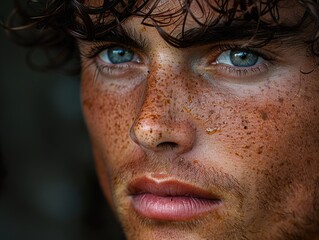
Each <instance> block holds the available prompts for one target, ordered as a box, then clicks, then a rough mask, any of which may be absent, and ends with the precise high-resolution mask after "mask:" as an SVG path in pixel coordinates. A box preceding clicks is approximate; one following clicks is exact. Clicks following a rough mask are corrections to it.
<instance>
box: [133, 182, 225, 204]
mask: <svg viewBox="0 0 319 240" xmlns="http://www.w3.org/2000/svg"><path fill="white" fill-rule="evenodd" d="M128 190H129V193H130V195H133V196H134V195H139V194H146V193H149V194H153V195H157V196H163V197H165V196H167V197H180V196H183V197H193V198H204V199H211V200H220V198H219V197H218V196H216V195H215V194H213V193H211V192H209V191H207V190H205V189H203V188H200V187H197V186H194V185H192V184H190V183H186V182H181V181H179V180H176V179H174V178H167V179H164V180H163V179H160V180H157V179H152V178H149V177H141V178H137V179H135V180H133V181H132V182H131V184H130V185H129V189H128Z"/></svg>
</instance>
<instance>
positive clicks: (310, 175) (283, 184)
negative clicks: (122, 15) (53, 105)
mask: <svg viewBox="0 0 319 240" xmlns="http://www.w3.org/2000/svg"><path fill="white" fill-rule="evenodd" d="M164 2H165V1H164ZM175 4H178V1H169V3H168V2H166V5H165V4H163V5H161V6H162V7H163V9H159V10H158V11H165V10H167V11H169V9H170V8H173V7H174V5H175ZM165 6H166V8H167V9H166V8H165ZM194 8H195V9H194V12H195V13H198V11H196V5H195V6H194ZM302 12H303V8H302V7H301V6H299V5H298V4H297V3H296V2H293V3H291V2H290V4H289V5H288V4H287V2H286V1H285V3H283V4H282V5H281V7H280V14H281V16H282V22H283V23H285V24H287V25H289V24H290V23H291V22H295V21H297V20H296V19H297V18H300V17H298V16H301V15H300V13H302ZM199 18H200V17H199ZM265 18H267V16H265ZM141 20H142V19H141V18H140V17H137V16H135V17H131V18H129V19H128V20H126V21H125V22H124V23H123V24H122V27H123V29H124V32H125V34H124V35H125V36H124V37H123V32H121V34H119V33H112V34H110V35H109V37H106V38H105V39H104V40H103V41H98V42H86V41H79V48H80V51H81V56H82V103H83V112H84V116H85V120H86V123H87V126H88V129H89V133H90V136H91V141H92V146H93V152H94V157H95V161H96V166H97V172H98V175H99V178H100V183H101V186H102V189H103V191H104V193H105V196H106V197H107V199H108V201H109V203H110V204H111V206H112V208H113V209H114V211H115V213H116V215H117V216H118V218H119V221H120V222H121V223H122V225H123V228H124V231H125V233H126V236H127V238H128V239H132V240H142V239H145V240H146V239H163V240H164V239H171V240H172V239H219V240H226V239H229V240H233V239H265V240H268V239H269V240H270V239H271V240H284V239H303V240H307V239H309V240H310V239H311V240H312V239H319V230H318V229H319V115H318V114H319V104H318V103H319V81H318V77H319V72H318V67H317V59H316V58H315V57H314V56H313V54H312V53H311V50H310V48H309V43H307V42H306V40H307V39H309V38H310V36H311V29H312V28H311V24H309V25H308V27H307V28H306V27H303V28H300V30H299V32H297V33H296V32H293V33H292V32H287V33H282V34H281V35H279V36H280V37H278V38H275V39H274V40H273V41H271V42H270V43H268V44H266V45H264V46H262V47H258V48H257V47H254V44H255V43H257V42H258V38H255V39H251V38H247V37H245V38H244V37H243V38H239V37H238V35H236V34H235V33H234V34H233V35H227V36H228V37H227V38H226V37H224V35H222V34H220V36H221V37H220V38H217V37H216V38H214V36H212V37H211V40H210V41H207V42H205V43H200V44H198V45H196V44H195V45H193V46H189V47H186V48H176V47H174V46H172V45H170V44H168V43H167V42H166V41H165V40H164V39H163V38H162V37H161V36H160V34H159V32H158V31H157V30H156V29H155V28H154V27H151V26H145V25H143V24H141ZM195 25H196V24H195V23H194V21H189V22H187V24H186V28H187V29H192V28H193V27H194V26H195ZM180 28H181V26H179V25H171V26H168V27H166V28H165V30H166V31H168V32H174V33H175V32H176V34H178V31H180ZM301 29H302V30H301ZM225 30H226V27H225ZM233 30H234V31H235V30H236V28H234V29H233ZM237 31H238V33H239V32H241V31H242V32H244V31H243V30H242V29H239V30H238V29H237ZM212 35H213V34H212ZM216 36H217V33H216ZM255 45H256V44H255ZM140 179H150V180H152V181H153V182H156V183H161V182H169V181H173V182H176V181H178V182H181V183H183V184H187V185H191V186H193V187H196V188H199V189H202V190H204V191H205V192H208V193H209V194H211V195H212V196H215V197H216V198H218V199H219V204H218V206H217V207H215V208H213V209H212V210H210V211H206V212H204V213H202V214H200V215H198V216H195V217H190V218H187V219H185V220H180V219H177V220H176V219H158V218H153V217H149V216H147V215H145V214H141V213H140V212H139V211H137V209H136V207H134V204H133V200H132V199H133V198H134V196H133V195H134V194H133V193H132V192H134V191H133V190H132V188H134V187H132V186H135V185H134V184H135V182H139V181H140Z"/></svg>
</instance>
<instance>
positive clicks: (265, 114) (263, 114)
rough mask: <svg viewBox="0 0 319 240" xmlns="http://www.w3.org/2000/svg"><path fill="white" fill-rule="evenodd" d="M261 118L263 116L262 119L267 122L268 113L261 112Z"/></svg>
mask: <svg viewBox="0 0 319 240" xmlns="http://www.w3.org/2000/svg"><path fill="white" fill-rule="evenodd" d="M260 116H261V118H262V119H263V120H267V119H268V114H267V113H266V112H264V111H261V112H260Z"/></svg>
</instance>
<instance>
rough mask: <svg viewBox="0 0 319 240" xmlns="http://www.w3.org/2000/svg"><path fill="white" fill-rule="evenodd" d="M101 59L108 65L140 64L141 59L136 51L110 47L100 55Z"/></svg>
mask: <svg viewBox="0 0 319 240" xmlns="http://www.w3.org/2000/svg"><path fill="white" fill-rule="evenodd" d="M99 58H100V59H101V60H102V61H103V62H105V63H107V64H121V63H128V62H132V61H135V62H139V58H138V57H137V56H136V54H135V53H134V51H132V50H130V49H127V48H124V47H109V48H107V49H105V50H104V51H102V52H100V53H99Z"/></svg>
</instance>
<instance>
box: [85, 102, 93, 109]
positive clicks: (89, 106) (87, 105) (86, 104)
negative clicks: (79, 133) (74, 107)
mask: <svg viewBox="0 0 319 240" xmlns="http://www.w3.org/2000/svg"><path fill="white" fill-rule="evenodd" d="M83 106H86V107H87V108H88V109H89V110H91V108H92V106H93V104H92V101H90V100H89V99H85V100H83Z"/></svg>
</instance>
